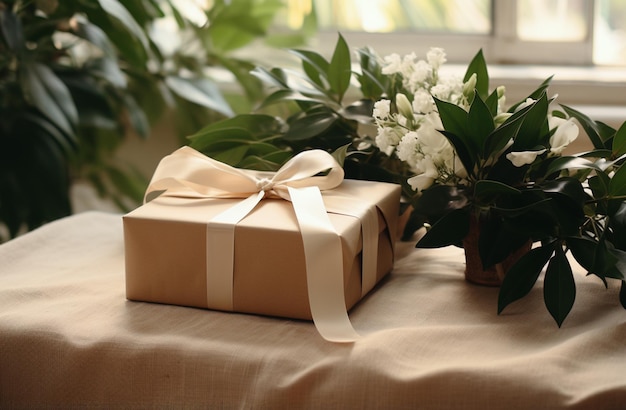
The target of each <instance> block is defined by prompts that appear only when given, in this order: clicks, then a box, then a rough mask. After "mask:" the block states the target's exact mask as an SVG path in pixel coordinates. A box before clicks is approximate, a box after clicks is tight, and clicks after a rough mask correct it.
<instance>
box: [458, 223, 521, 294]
mask: <svg viewBox="0 0 626 410" xmlns="http://www.w3.org/2000/svg"><path fill="white" fill-rule="evenodd" d="M479 237H480V222H479V221H478V220H476V218H474V217H472V218H470V229H469V232H468V234H467V236H466V237H465V238H464V239H463V249H464V250H465V280H467V281H468V282H470V283H474V284H476V285H482V286H500V285H501V284H502V280H503V279H504V275H505V274H506V272H507V271H508V270H509V269H510V268H511V266H513V265H514V264H515V262H517V261H518V260H519V258H521V257H522V256H523V255H525V254H526V253H528V251H529V250H530V248H531V246H532V242H531V241H528V242H527V243H525V244H524V245H523V246H522V247H520V248H519V249H518V250H516V251H515V252H513V253H512V254H510V255H509V256H508V257H506V258H505V259H504V260H503V261H502V262H501V263H497V264H495V265H494V266H492V267H490V268H488V269H483V263H482V261H481V259H480V253H479V251H478V238H479Z"/></svg>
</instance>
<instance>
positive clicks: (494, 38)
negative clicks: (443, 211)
mask: <svg viewBox="0 0 626 410" xmlns="http://www.w3.org/2000/svg"><path fill="white" fill-rule="evenodd" d="M287 4H288V10H289V12H290V14H289V18H288V19H286V20H285V21H288V22H289V24H296V25H297V22H298V21H299V19H300V20H301V19H302V16H303V15H304V13H306V12H310V10H312V7H315V10H316V11H317V15H318V26H319V28H320V33H319V35H318V36H317V38H316V40H315V42H314V43H313V44H312V47H313V48H315V49H316V50H317V51H319V52H321V53H323V54H326V55H330V53H331V52H332V47H333V46H334V44H335V42H336V39H337V32H338V31H339V32H341V34H342V35H343V36H344V37H345V38H346V40H347V42H348V44H349V45H350V46H351V47H352V48H359V47H363V46H371V47H372V48H374V49H375V50H376V52H377V53H379V54H380V55H383V56H384V55H387V54H390V53H398V54H401V55H402V54H408V53H411V52H415V53H416V54H417V55H425V54H426V52H427V51H428V49H429V48H430V47H432V46H438V47H443V48H444V49H445V50H446V53H447V55H448V61H449V63H448V64H447V65H448V66H452V65H454V64H455V63H458V64H457V67H458V69H461V68H464V67H465V66H466V64H467V63H468V62H469V60H470V59H471V58H472V57H473V56H474V54H475V53H476V52H477V51H478V50H479V49H482V50H483V52H484V54H485V57H486V59H487V61H488V63H489V65H490V75H491V76H492V79H493V83H494V84H498V85H500V84H502V85H505V86H506V87H507V96H508V97H509V98H511V101H515V100H518V99H520V98H523V97H525V96H526V95H527V93H528V92H529V90H532V89H533V88H532V87H534V86H536V85H537V84H538V83H540V82H541V81H543V80H544V79H546V78H547V77H549V76H551V75H555V78H554V80H553V82H552V87H551V90H552V92H554V93H558V94H559V101H560V102H562V103H564V104H570V105H577V106H580V108H590V106H593V107H591V108H592V110H590V111H588V112H589V113H590V115H592V116H594V117H595V118H597V119H600V120H604V121H607V122H609V123H611V124H612V125H619V124H618V123H621V122H622V121H624V120H625V119H626V98H625V97H624V95H626V2H625V1H623V0H498V1H496V0H287ZM582 106H585V107H582ZM608 106H610V107H608ZM593 110H597V111H593ZM596 114H597V115H596Z"/></svg>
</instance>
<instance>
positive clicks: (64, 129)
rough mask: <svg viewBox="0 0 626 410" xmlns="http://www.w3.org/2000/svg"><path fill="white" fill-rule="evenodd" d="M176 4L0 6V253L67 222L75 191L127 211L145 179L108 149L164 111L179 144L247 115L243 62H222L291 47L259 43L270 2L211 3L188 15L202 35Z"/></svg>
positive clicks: (146, 130) (272, 9)
mask: <svg viewBox="0 0 626 410" xmlns="http://www.w3.org/2000/svg"><path fill="white" fill-rule="evenodd" d="M182 5H183V4H182V2H173V1H160V0H145V1H134V2H120V1H118V0H98V1H91V2H86V1H78V0H68V1H62V2H60V1H57V0H35V1H22V0H11V1H0V114H1V116H2V122H1V123H0V242H2V241H3V240H6V239H9V238H12V237H15V236H16V235H17V234H18V233H19V232H22V231H24V230H28V229H33V228H35V227H37V226H39V225H41V224H42V223H45V222H48V221H51V220H53V219H56V218H59V217H62V216H65V215H68V214H70V213H71V212H72V207H71V203H70V188H71V185H72V183H73V182H74V181H76V180H86V181H88V182H89V183H90V184H91V186H93V187H94V188H95V189H96V190H97V192H98V194H99V195H100V196H102V197H107V198H108V199H111V200H112V201H113V202H114V203H116V204H117V205H118V206H119V207H120V209H122V210H124V209H128V208H131V207H134V206H135V205H136V204H137V203H139V202H140V201H141V198H142V196H143V192H144V190H145V186H146V184H147V176H144V175H142V174H141V173H140V172H139V171H138V170H137V169H136V168H135V167H134V166H133V165H132V164H129V163H126V162H121V161H120V160H119V159H117V158H116V157H115V153H116V151H117V150H118V148H119V147H120V145H121V144H122V143H123V142H124V141H125V140H126V139H127V138H129V137H133V136H136V135H138V136H140V137H143V138H146V137H148V135H149V134H150V131H151V128H152V126H153V125H154V123H155V122H156V121H157V120H158V119H159V118H161V117H162V116H163V114H164V113H165V112H171V113H173V116H172V117H173V119H174V121H176V123H177V124H178V126H179V129H180V130H181V131H180V132H181V135H183V134H184V133H187V132H189V130H190V129H197V127H196V126H195V125H194V124H198V121H206V120H207V119H211V120H217V119H221V118H225V117H228V116H231V115H233V114H234V112H235V108H236V104H239V105H241V106H243V108H241V109H242V110H246V109H248V107H249V104H250V102H254V101H257V100H258V99H259V98H261V97H262V95H263V92H264V90H263V87H262V84H261V82H260V81H259V80H258V79H257V78H256V77H254V76H251V75H250V74H249V71H250V69H251V68H252V67H253V66H254V64H253V62H251V61H250V60H248V59H246V58H242V57H237V56H236V55H235V54H234V53H235V52H236V51H237V50H239V49H241V48H242V47H244V46H246V45H248V44H250V43H252V42H254V41H256V40H259V39H261V38H265V37H268V40H272V41H274V44H276V42H277V41H283V42H284V41H285V40H286V39H287V40H290V41H295V43H292V44H298V41H300V40H301V39H302V37H301V36H302V34H303V33H296V35H295V36H291V37H289V38H287V37H286V36H281V35H278V36H272V38H271V39H270V38H269V36H268V27H269V25H270V23H271V20H272V18H273V17H274V15H275V14H276V13H277V11H278V10H279V9H280V8H281V7H282V5H281V4H280V2H263V3H262V4H261V3H259V2H256V1H252V0H235V1H215V2H213V6H212V7H211V8H210V9H209V10H200V9H198V10H197V14H200V15H205V17H206V19H207V20H208V21H210V24H204V25H199V24H197V23H195V22H194V21H192V20H191V19H190V18H189V17H188V15H186V14H185V13H183V11H182V8H180V6H182ZM165 18H170V19H172V20H173V21H175V24H176V31H175V33H174V35H181V36H183V38H184V41H181V42H180V43H179V44H178V45H176V47H174V48H172V47H166V46H164V45H163V44H161V43H160V42H159V41H158V38H162V37H163V36H162V35H160V34H162V29H160V28H159V27H160V26H159V25H158V24H157V23H158V22H160V21H162V20H164V19H165ZM242 22H243V23H242ZM160 30H161V31H160ZM298 35H299V36H300V37H298ZM167 37H168V40H172V35H171V34H170V35H169V36H167ZM278 44H280V43H278ZM209 66H210V67H213V68H219V69H221V70H222V71H224V72H228V73H230V74H231V75H232V76H233V78H235V81H233V84H234V85H235V86H236V87H237V86H240V87H241V89H242V90H243V93H241V92H239V90H237V91H236V92H235V93H233V94H236V95H238V96H237V98H236V99H235V98H230V96H229V95H227V93H225V92H223V90H221V89H220V88H219V87H218V84H217V82H216V81H215V80H213V79H212V78H211V77H210V75H209V74H208V73H207V72H206V71H207V67H209ZM241 94H243V95H244V96H245V97H244V98H241V97H239V95H241ZM233 107H235V108H233ZM181 138H182V137H181ZM138 155H141V154H140V153H139V154H138ZM2 228H6V229H2Z"/></svg>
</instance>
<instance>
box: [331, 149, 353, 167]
mask: <svg viewBox="0 0 626 410" xmlns="http://www.w3.org/2000/svg"><path fill="white" fill-rule="evenodd" d="M349 147H350V144H346V145H342V146H341V147H339V148H337V149H336V150H334V151H333V152H332V153H331V155H332V156H333V158H335V160H336V161H337V162H338V163H339V165H341V166H342V167H343V163H344V161H345V160H346V156H347V155H348V148H349Z"/></svg>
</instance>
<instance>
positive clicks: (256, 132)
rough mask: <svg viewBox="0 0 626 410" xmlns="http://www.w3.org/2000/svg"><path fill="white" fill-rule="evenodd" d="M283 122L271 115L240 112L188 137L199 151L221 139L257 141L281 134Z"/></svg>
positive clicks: (192, 145) (193, 146) (191, 144)
mask: <svg viewBox="0 0 626 410" xmlns="http://www.w3.org/2000/svg"><path fill="white" fill-rule="evenodd" d="M282 133H283V124H282V123H281V122H280V121H279V120H277V119H276V118H275V117H272V116H271V115H265V114H240V115H237V116H235V117H232V118H227V119H225V120H221V121H217V122H215V123H212V124H209V125H207V126H206V127H204V128H202V129H201V130H199V131H198V132H196V133H195V134H193V135H191V136H189V137H188V139H189V140H190V141H191V143H190V144H189V145H190V146H191V147H192V148H195V149H197V150H199V151H204V150H205V149H207V148H209V147H212V146H214V145H215V144H217V143H219V142H220V141H221V140H223V139H229V140H231V141H232V140H234V139H239V140H240V141H241V142H243V141H247V142H249V143H251V142H253V141H259V140H261V139H267V138H270V137H272V136H275V135H282Z"/></svg>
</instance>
